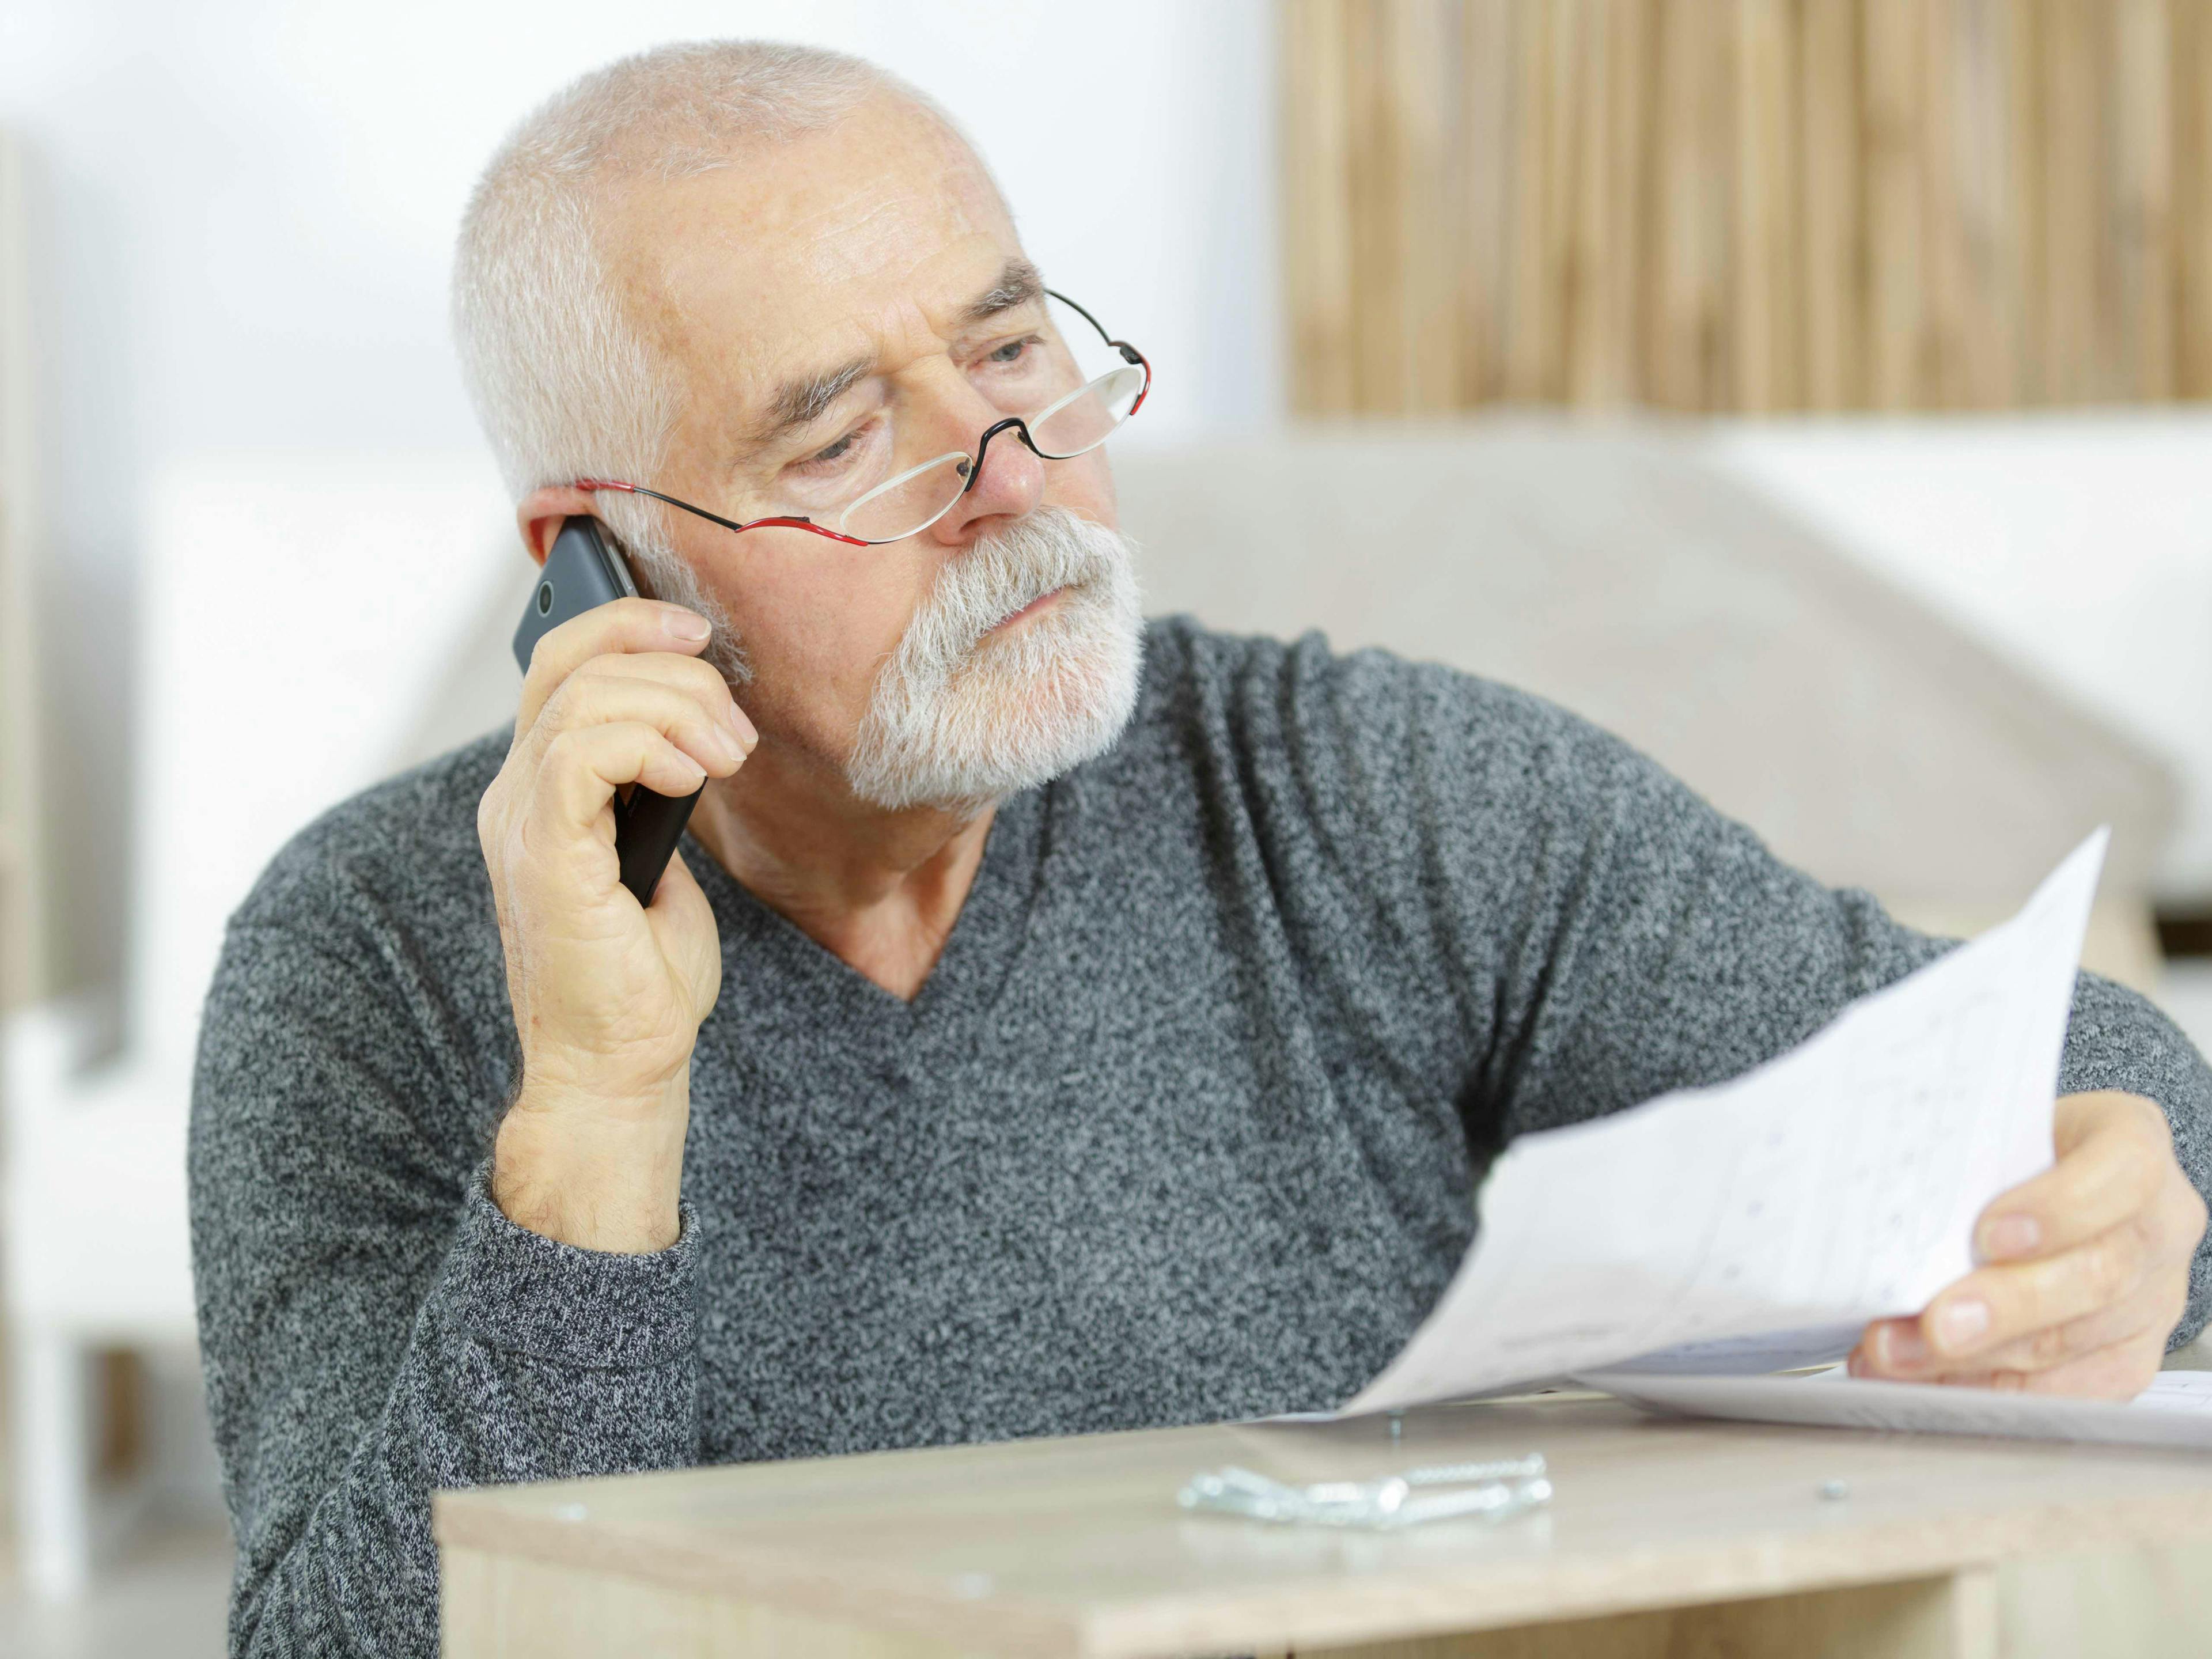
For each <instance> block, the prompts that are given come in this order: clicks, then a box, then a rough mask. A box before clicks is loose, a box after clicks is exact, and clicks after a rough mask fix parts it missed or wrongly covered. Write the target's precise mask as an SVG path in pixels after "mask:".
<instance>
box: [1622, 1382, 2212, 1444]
mask: <svg viewBox="0 0 2212 1659" xmlns="http://www.w3.org/2000/svg"><path fill="white" fill-rule="evenodd" d="M1581 1380H1582V1381H1583V1382H1585V1383H1589V1385H1590V1386H1591V1387H1593V1388H1599V1389H1605V1390H1606V1391H1607V1393H1610V1394H1617V1395H1620V1397H1621V1398H1622V1399H1623V1400H1626V1401H1628V1402H1629V1404H1631V1405H1632V1406H1641V1407H1644V1409H1645V1410H1646V1411H1653V1412H1662V1413H1668V1414H1669V1415H1674V1416H1682V1417H1724V1418H1735V1419H1747V1420H1749V1421H1752V1422H1757V1423H1797V1424H1803V1425H1808V1426H1810V1427H1825V1428H1852V1429H1887V1430H1892V1431H1908V1432H1911V1433H1915V1434H1992V1435H2002V1436H2005V1437H2009V1438H2014V1439H2022V1440H2087V1441H2097V1442H2101V1443H2105V1444H2107V1445H2119V1446H2186V1447H2192V1448H2195V1449H2199V1450H2203V1451H2212V1371H2160V1373H2159V1374H2158V1380H2157V1381H2155V1382H2154V1383H2152V1384H2151V1385H2150V1387H2149V1388H2148V1389H2145V1390H2144V1391H2143V1392H2142V1394H2141V1395H2137V1396H2136V1399H2135V1401H2134V1402H2133V1403H2132V1404H2130V1405H2124V1406H2123V1405H2118V1404H2116V1403H2114V1402H2113V1401H2105V1400H2062V1399H2056V1398H2053V1397H2052V1396H2051V1395H2027V1394H1998V1393H1996V1392H1995V1391H1993V1390H1991V1389H1951V1388H1937V1387H1936V1386H1935V1385H1933V1384H1931V1383H1884V1382H1875V1381H1872V1380H1869V1379H1862V1378H1857V1377H1851V1376H1844V1375H1843V1374H1842V1373H1840V1372H1826V1371H1824V1372H1821V1373H1820V1374H1819V1375H1817V1376H1657V1375H1654V1374H1650V1373H1643V1372H1630V1371H1605V1372H1599V1373H1596V1374H1594V1375H1592V1376H1585V1377H1583V1378H1582V1379H1581Z"/></svg>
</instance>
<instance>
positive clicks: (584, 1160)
mask: <svg viewBox="0 0 2212 1659" xmlns="http://www.w3.org/2000/svg"><path fill="white" fill-rule="evenodd" d="M571 522H572V524H573V522H574V521H573V520H572V521H571ZM571 545H572V547H573V545H574V544H573V543H572V544H571ZM549 562H550V561H549ZM603 574H604V572H603ZM535 604H536V602H535V599H534V598H533V601H532V609H533V612H535ZM558 609H559V606H558V605H556V604H555V603H552V602H550V601H549V603H548V605H547V609H546V611H544V613H543V619H542V623H543V625H542V626H540V627H537V628H534V629H532V637H533V639H534V645H533V644H532V642H531V641H523V642H522V643H523V649H524V651H526V653H528V654H529V657H530V666H529V669H528V671H527V672H526V674H525V676H524V678H523V686H522V696H521V698H520V702H519V705H518V708H517V711H516V717H515V735H514V741H513V744H512V746H511V747H510V748H509V750H508V751H507V758H506V761H505V763H503V764H502V765H501V768H500V771H499V775H498V776H496V777H495V778H494V779H493V780H492V782H491V784H490V787H489V788H487V789H486V791H485V792H484V797H483V803H482V805H480V807H479V808H478V811H477V833H478V836H479V838H480V839H481V840H482V842H483V851H484V865H485V869H486V872H487V873H488V874H489V878H490V885H491V892H492V897H493V900H494V902H495V907H496V908H497V912H498V921H499V931H500V943H501V951H502V954H503V957H504V961H505V965H506V972H507V995H508V999H509V1000H510V1002H511V1003H512V1004H513V1011H514V1026H515V1033H516V1036H517V1039H518V1042H519V1044H520V1058H521V1068H520V1078H519V1080H518V1087H517V1089H516V1092H515V1097H514V1100H513V1103H512V1105H511V1106H510V1108H509V1109H508V1111H507V1115H506V1117H505V1118H504V1120H503V1121H501V1125H500V1129H499V1135H498V1139H497V1141H496V1143H495V1147H494V1152H493V1177H492V1197H493V1199H494V1200H495V1202H496V1203H497V1204H498V1205H499V1206H500V1208H501V1210H502V1211H504V1212H506V1214H507V1217H508V1218H510V1219H511V1220H513V1221H514V1222H516V1223H517V1224H518V1225H521V1226H525V1227H527V1228H529V1229H531V1230H532V1231H535V1232H539V1233H543V1234H544V1235H545V1236H546V1237H550V1238H554V1239H556V1240H559V1241H560V1242H562V1243H568V1244H574V1245H577V1246H579V1247H581V1248H584V1249H599V1250H616V1251H639V1250H655V1249H662V1248H664V1247H665V1246H666V1245H667V1244H668V1243H671V1241H672V1240H673V1238H674V1236H675V1230H676V1226H677V1217H678V1203H677V1198H678V1191H679V1189H680V1183H681V1177H682V1172H683V1153H684V1126H685V1123H686V1121H687V1120H688V1117H689V1112H690V1060H691V1050H692V1047H693V1044H694V1043H695V1042H696V1040H697V1036H698V1030H699V1023H700V1022H701V1021H702V1020H703V1019H704V1018H706V1017H707V1015H708V1012H711V1011H712V1009H713V1008H714V1002H715V1000H716V998H717V997H718V996H719V995H720V989H721V971H722V959H721V946H720V939H719V937H718V935H717V933H716V928H715V924H714V911H713V909H712V908H711V907H710V906H709V905H708V902H707V896H706V894H705V893H703V892H702V891H701V890H700V887H699V884H698V883H697V882H696V880H694V879H693V878H692V876H691V872H690V870H689V869H687V868H686V867H685V866H684V860H682V859H681V858H670V859H668V860H667V862H666V866H665V870H664V871H663V872H661V873H660V877H659V886H658V888H657V889H651V888H649V889H648V894H649V896H650V897H651V900H652V902H650V903H649V904H644V903H641V902H640V899H639V897H638V896H635V894H634V892H633V891H632V890H629V883H628V881H627V879H626V876H627V875H628V874H629V872H624V871H623V870H622V869H621V868H620V863H621V860H618V859H617V858H616V857H614V856H611V854H613V853H614V850H615V849H614V848H611V846H610V845H609V841H610V836H609V828H610V826H609V814H610V809H611V807H612V806H613V805H614V803H615V801H616V799H617V796H618V793H619V792H620V791H621V790H622V789H623V788H627V787H636V788H640V789H643V790H649V791H651V792H652V793H653V794H655V795H657V796H660V797H664V798H666V799H669V800H671V801H674V802H677V803H678V804H685V803H688V802H689V800H690V799H692V798H693V797H695V796H696V794H697V793H698V792H699V791H700V790H701V789H702V787H703V786H704V784H705V781H706V780H707V779H708V778H709V777H728V776H730V775H732V774H734V773H735V772H736V771H737V770H738V768H739V767H741V766H743V765H744V761H745V757H746V756H747V755H748V754H750V751H751V750H752V747H753V745H754V744H755V743H756V742H757V736H756V734H755V732H754V731H753V727H752V725H751V723H750V721H749V720H746V718H745V716H744V712H743V711H742V710H740V709H739V708H738V707H737V705H736V703H735V702H733V701H732V697H731V695H730V688H729V686H728V685H727V684H726V683H725V681H724V680H723V678H722V677H721V675H720V673H719V672H718V671H716V670H715V669H714V667H713V665H710V664H708V663H707V662H706V661H704V660H702V658H701V656H700V653H701V652H702V651H703V650H704V648H705V647H706V643H707V637H708V635H707V626H706V623H705V621H704V619H703V618H702V617H699V616H698V615H697V614H696V612H693V611H687V610H684V609H683V608H682V607H680V606H677V605H662V604H658V603H656V602H654V601H653V600H650V599H644V598H641V597H640V598H632V597H629V596H627V595H624V596H622V597H619V598H617V599H612V600H610V601H608V602H607V603H605V604H600V605H592V606H590V607H588V608H586V609H584V610H583V611H581V612H580V614H578V615H574V616H571V617H568V618H567V619H566V620H565V621H562V622H560V623H559V625H557V626H556V625H554V621H555V612H556V611H557V610H558Z"/></svg>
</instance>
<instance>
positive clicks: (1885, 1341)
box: [1881, 1325, 1928, 1365]
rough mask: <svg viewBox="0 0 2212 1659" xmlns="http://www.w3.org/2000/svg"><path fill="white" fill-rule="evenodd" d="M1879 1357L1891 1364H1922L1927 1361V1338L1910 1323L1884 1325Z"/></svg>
mask: <svg viewBox="0 0 2212 1659" xmlns="http://www.w3.org/2000/svg"><path fill="white" fill-rule="evenodd" d="M1881 1357H1882V1358H1883V1360H1884V1361H1885V1362H1886V1363H1887V1364H1892V1365H1924V1364H1927V1363H1928V1340H1927V1339H1926V1338H1925V1337H1923V1336H1922V1335H1921V1334H1920V1332H1919V1330H1918V1328H1917V1327H1914V1326H1911V1325H1885V1326H1883V1327H1882V1332H1881Z"/></svg>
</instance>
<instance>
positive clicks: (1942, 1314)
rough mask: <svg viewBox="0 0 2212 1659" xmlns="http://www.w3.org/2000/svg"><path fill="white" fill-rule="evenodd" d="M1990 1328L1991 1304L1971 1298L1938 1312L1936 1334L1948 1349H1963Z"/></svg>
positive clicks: (1949, 1303)
mask: <svg viewBox="0 0 2212 1659" xmlns="http://www.w3.org/2000/svg"><path fill="white" fill-rule="evenodd" d="M1989 1328H1990V1304H1988V1303H1986V1302H1981V1301H1978V1300H1976V1299H1975V1298H1974V1297H1971V1296H1969V1297H1960V1299H1959V1300H1958V1301H1956V1302H1947V1303H1945V1304H1943V1305H1942V1308H1940V1309H1938V1310H1936V1335H1937V1337H1938V1338H1940V1339H1941V1340H1942V1344H1943V1346H1945V1347H1947V1348H1963V1347H1965V1346H1966V1345H1967V1344H1968V1343H1970V1342H1972V1340H1974V1339H1975V1338H1976V1337H1978V1336H1979V1335H1980V1334H1982V1333H1983V1332H1984V1331H1986V1330H1987V1329H1989Z"/></svg>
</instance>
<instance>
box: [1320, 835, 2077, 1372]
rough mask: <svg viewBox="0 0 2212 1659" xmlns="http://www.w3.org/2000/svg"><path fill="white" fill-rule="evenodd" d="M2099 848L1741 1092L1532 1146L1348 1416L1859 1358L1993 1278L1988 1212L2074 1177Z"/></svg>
mask: <svg viewBox="0 0 2212 1659" xmlns="http://www.w3.org/2000/svg"><path fill="white" fill-rule="evenodd" d="M2105 841H2106V833H2105V831H2103V830H2101V829H2100V830H2099V831H2098V832H2097V833H2096V834H2095V835H2093V836H2091V837H2090V838H2089V839H2088V840H2087V842H2083V843H2082V845H2081V847H2079V848H2076V849H2075V852H2074V853H2073V854H2071V855H2070V856H2069V857H2068V858H2067V860H2065V862H2063V864H2061V865H2060V866H2058V868H2057V870H2056V871H2054V872H2052V873H2051V876H2050V877H2049V878H2048V879H2046V880H2045V882H2044V884H2043V885H2042V886H2041V887H2040V888H2039V889H2038V890H2037V891H2036V894H2035V896H2034V897H2033V898H2032V899H2030V900H2029V901H2028V902H2027V906H2026V908H2023V909H2022V910H2021V913H2020V914H2019V915H2016V916H2015V917H2014V918H2013V919H2012V920H2011V921H2008V922H2005V923H2004V924H2003V925H2002V926H2001V927H1994V928H1992V929H1990V931H1989V932H1988V933H1984V934H1983V935H1982V936H1981V937H1980V938H1979V939H1974V940H1972V942H1970V943H1968V944H1966V945H1961V946H1960V947H1959V948H1958V949H1957V950H1954V951H1951V952H1950V953H1949V954H1948V955H1947V956H1945V957H1942V958H1940V959H1939V960H1937V961H1936V962H1934V963H1930V964H1929V965H1928V966H1927V967H1925V968H1923V969H1920V970H1919V971H1918V972H1917V973H1915V974H1912V975H1909V976H1908V977H1906V978H1905V979H1902V980H1899V981H1898V982H1897V983H1895V984H1893V985H1891V986H1889V987H1886V988H1885V989H1883V990H1881V991H1878V992H1876V993H1875V994H1873V995H1871V996H1868V997H1864V998H1862V999H1861V1000H1858V1001H1857V1002H1855V1003H1853V1004H1852V1005H1851V1006H1850V1007H1848V1008H1846V1009H1845V1010H1844V1012H1843V1013H1842V1014H1841V1015H1839V1016H1838V1018H1836V1019H1835V1020H1834V1021H1833V1022H1832V1024H1829V1025H1828V1026H1826V1028H1825V1029H1823V1030H1820V1032H1818V1033H1816V1034H1815V1035H1814V1036H1812V1037H1811V1038H1809V1039H1808V1040H1807V1041H1806V1042H1804V1043H1802V1044H1801V1045H1800V1046H1799V1047H1797V1048H1794V1049H1792V1050H1790V1052H1789V1053H1788V1054H1784V1055H1782V1056H1780V1057H1779V1058H1778V1059H1776V1060H1771V1061H1769V1062H1768V1063H1767V1064H1765V1065H1764V1066H1759V1067H1758V1068H1757V1069H1756V1070H1754V1071H1752V1072H1750V1073H1747V1074H1745V1075H1744V1076H1742V1077H1741V1078H1738V1079H1735V1080H1734V1081H1732V1082H1729V1083H1725V1084H1720V1085H1715V1086H1713V1087H1711V1088H1704V1089H1690V1090H1684V1091H1680V1092H1678V1093H1675V1094H1671V1095H1665V1096H1662V1097H1660V1098H1658V1099H1656V1100H1652V1101H1648V1102H1646V1103H1644V1104H1643V1105H1641V1106H1638V1107H1635V1108H1633V1109H1630V1110H1627V1111H1625V1112H1620V1113H1618V1114H1615V1115H1613V1116H1610V1117H1606V1118H1601V1119H1598V1120H1596V1121H1592V1122H1589V1123H1583V1124H1577V1125H1575V1126H1573V1127H1568V1128H1564V1129H1553V1130H1547V1131H1544V1132H1542V1133H1536V1134H1530V1135H1525V1136H1523V1137H1522V1138H1521V1139H1518V1140H1516V1141H1515V1142H1514V1143H1513V1144H1512V1146H1510V1147H1509V1148H1508V1149H1507V1150H1506V1152H1504V1155H1503V1156H1502V1157H1501V1158H1499V1159H1498V1162H1497V1163H1496V1164H1495V1165H1494V1166H1493V1167H1492V1170H1491V1171H1490V1174H1489V1176H1488V1178H1487V1179H1486V1181H1485V1182H1484V1183H1483V1187H1482V1191H1481V1195H1480V1226H1479V1228H1478V1230H1477V1233H1476V1237H1475V1243H1474V1248H1473V1249H1471V1250H1470V1251H1469V1252H1468V1256H1467V1259H1466V1261H1463V1262H1462V1263H1461V1264H1460V1269H1459V1272H1458V1273H1457V1274H1456V1275H1455V1277H1454V1279H1453V1280H1452V1282H1451V1284H1450V1285H1449V1287H1448V1288H1447V1289H1446V1291H1444V1294H1443V1298H1442V1299H1441V1300H1440V1301H1439V1302H1438V1304H1437V1307H1436V1309H1435V1310H1434V1311H1433V1312H1431V1315H1430V1316H1429V1317H1428V1319H1427V1321H1426V1322H1425V1323H1424V1324H1423V1325H1422V1326H1421V1328H1420V1329H1419V1331H1417V1332H1416V1333H1415V1334H1414V1336H1413V1340H1412V1341H1411V1342H1410V1343H1408V1344H1407V1346H1406V1348H1405V1350H1404V1351H1403V1352H1401V1353H1400V1354H1399V1356H1398V1357H1397V1358H1396V1359H1395V1360H1394V1361H1392V1362H1391V1364H1390V1365H1389V1367H1388V1368H1387V1369H1386V1370H1384V1371H1383V1374H1382V1375H1381V1376H1377V1377H1376V1379H1375V1380H1374V1381H1373V1382H1371V1383H1369V1384H1368V1385H1367V1386H1366V1387H1365V1388H1364V1389H1361V1390H1360V1392H1359V1393H1358V1395H1355V1396H1354V1397H1353V1398H1352V1400H1351V1401H1348V1402H1347V1403H1346V1405H1345V1407H1343V1409H1344V1410H1345V1411H1346V1412H1368V1411H1381V1410H1386V1409H1396V1408H1400V1407H1408V1406H1414V1405H1419V1404H1421V1403H1424V1402H1425V1401H1434V1400H1444V1399H1454V1398H1465V1397H1468V1396H1469V1395H1480V1394H1494V1393H1498V1392H1500V1391H1503V1390H1505V1389H1510V1388H1511V1387H1513V1386H1515V1385H1516V1384H1520V1385H1526V1384H1528V1383H1536V1382H1541V1381H1547V1380H1552V1379H1556V1378H1560V1377H1565V1376H1573V1375H1576V1374H1578V1373H1585V1372H1589V1371H1593V1370H1600V1369H1603V1368H1607V1367H1617V1366H1620V1365H1621V1364H1623V1363H1624V1362H1629V1361H1633V1362H1635V1364H1636V1366H1637V1367H1638V1369H1641V1370H1649V1371H1651V1372H1653V1373H1655V1374H1667V1373H1680V1372H1684V1371H1690V1372H1700V1373H1704V1372H1717V1371H1735V1372H1745V1371H1763V1370H1783V1369H1785V1368H1788V1367H1791V1366H1799V1365H1808V1364H1818V1363H1820V1362H1821V1361H1824V1360H1829V1359H1835V1358H1841V1357H1842V1356H1843V1355H1844V1353H1845V1352H1849V1350H1850V1346H1851V1345H1852V1343H1853V1342H1854V1341H1856V1340H1857V1336H1858V1333H1859V1331H1860V1329H1861V1328H1863V1326H1864V1325H1865V1324H1866V1322H1868V1321H1869V1320H1870V1319H1876V1318H1881V1317H1883V1316H1890V1315H1898V1314H1911V1313H1917V1312H1918V1311H1919V1310H1920V1309H1921V1308H1922V1307H1923V1306H1924V1305H1925V1304H1927V1302H1928V1300H1929V1297H1932V1296H1933V1295H1934V1294H1935V1293H1936V1291H1938V1290H1940V1289H1942V1287H1943V1286H1944V1285H1947V1284H1948V1283H1950V1282H1951V1281H1952V1280H1953V1279H1957V1278H1959V1277H1960V1275H1961V1274H1963V1273H1966V1271H1967V1270H1968V1269H1969V1267H1971V1266H1972V1255H1971V1249H1970V1245H1971V1240H1972V1229H1973V1224H1974V1221H1975V1219H1976V1218H1977V1217H1978V1215H1979V1214H1980V1212H1981V1211H1982V1209H1983V1207H1984V1206H1986V1205H1987V1204H1988V1203H1989V1201H1990V1200H1991V1199H1993V1198H1995V1197H1996V1195H1997V1194H1999V1193H2001V1192H2002V1191H2004V1190H2005V1189H2006V1188H2009V1187H2014V1186H2017V1185H2018V1184H2019V1183H2020V1182H2023V1181H2025V1180H2027V1178H2028V1177H2029V1176H2033V1175H2034V1174H2035V1173H2036V1172H2037V1171H2039V1170H2043V1169H2045V1168H2046V1167H2048V1166H2049V1164H2050V1163H2051V1115H2052V1107H2053V1103H2054V1101H2055V1097H2056V1095H2057V1080H2058V1060H2059V1054H2060V1051H2061V1049H2062V1048H2063V1046H2064V1043H2065V1036H2066V1018H2067V1012H2068V1010H2069V1007H2070V1006H2071V1005H2072V1000H2073V987H2074V975H2075V966H2076V964H2077V963H2078V962H2079V961H2080V958H2081V935H2082V933H2083V930H2084V928H2085V927H2087V921H2088V915H2089V902H2090V900H2091V898H2092V897H2093V895H2094V894H2095V891H2096V886H2097V873H2098V871H2099V869H2100V867H2101V866H2102V864H2103V860H2104V851H2105Z"/></svg>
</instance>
